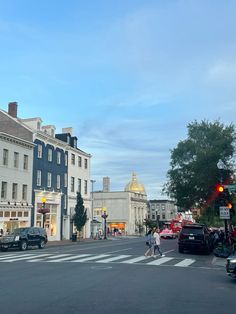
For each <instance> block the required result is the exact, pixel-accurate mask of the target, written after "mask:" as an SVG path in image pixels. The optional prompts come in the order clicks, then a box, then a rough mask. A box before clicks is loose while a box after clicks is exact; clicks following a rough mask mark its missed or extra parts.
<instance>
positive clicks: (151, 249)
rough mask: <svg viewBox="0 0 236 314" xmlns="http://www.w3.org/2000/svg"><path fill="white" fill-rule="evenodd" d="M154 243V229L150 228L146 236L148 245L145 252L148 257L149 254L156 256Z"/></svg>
mask: <svg viewBox="0 0 236 314" xmlns="http://www.w3.org/2000/svg"><path fill="white" fill-rule="evenodd" d="M154 243H155V239H154V237H153V230H152V229H150V230H149V231H148V233H147V236H146V245H147V246H148V249H147V251H146V252H145V253H144V255H145V256H146V257H148V255H149V254H150V255H149V256H154Z"/></svg>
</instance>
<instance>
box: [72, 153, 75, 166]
mask: <svg viewBox="0 0 236 314" xmlns="http://www.w3.org/2000/svg"><path fill="white" fill-rule="evenodd" d="M71 164H72V165H75V154H71Z"/></svg>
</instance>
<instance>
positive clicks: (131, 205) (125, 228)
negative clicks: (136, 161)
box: [93, 173, 147, 235]
mask: <svg viewBox="0 0 236 314" xmlns="http://www.w3.org/2000/svg"><path fill="white" fill-rule="evenodd" d="M93 200H94V213H93V214H94V215H93V216H94V218H95V220H96V221H100V223H101V222H103V221H102V220H103V219H102V218H101V215H102V213H103V211H104V209H105V210H106V213H107V214H108V217H107V228H108V231H109V232H111V233H114V230H118V231H119V232H121V233H122V234H127V235H135V234H138V233H139V227H138V226H140V225H143V222H144V219H145V217H146V215H147V195H146V191H145V187H144V185H143V184H142V183H140V182H139V181H138V178H137V175H136V173H133V174H132V178H131V181H130V182H129V183H128V184H126V186H125V188H124V191H114V192H111V191H110V178H109V177H105V178H103V190H102V191H99V192H94V193H93ZM96 231H97V230H94V233H96Z"/></svg>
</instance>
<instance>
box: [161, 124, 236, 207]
mask: <svg viewBox="0 0 236 314" xmlns="http://www.w3.org/2000/svg"><path fill="white" fill-rule="evenodd" d="M187 128H188V137H187V139H186V140H183V141H180V142H179V143H178V145H177V147H176V148H174V149H173V150H172V151H171V163H170V166H171V168H170V170H169V171H168V172H167V178H168V182H167V183H166V185H165V186H164V191H165V192H166V193H167V194H168V195H169V196H170V197H172V198H174V199H176V202H177V203H176V205H177V206H180V207H182V208H183V209H190V208H192V207H201V208H206V207H208V206H209V205H210V204H211V203H212V201H214V196H213V194H214V191H215V189H216V184H217V182H219V179H220V174H219V170H218V168H217V163H218V161H219V160H220V159H221V160H222V162H223V163H224V165H225V169H227V170H225V171H224V172H223V174H222V176H223V178H222V179H223V182H225V183H226V182H227V183H229V181H230V180H229V179H230V178H231V175H232V173H233V164H232V162H231V160H232V157H233V154H234V152H235V140H236V134H235V126H234V125H233V124H230V125H228V126H225V125H223V124H222V123H220V122H219V121H215V122H213V123H211V122H208V121H205V120H204V121H201V122H200V123H198V122H197V121H194V122H192V123H190V124H189V125H188V126H187Z"/></svg>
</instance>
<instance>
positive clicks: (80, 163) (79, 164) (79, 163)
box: [78, 156, 82, 167]
mask: <svg viewBox="0 0 236 314" xmlns="http://www.w3.org/2000/svg"><path fill="white" fill-rule="evenodd" d="M78 166H79V167H81V166H82V158H81V157H80V156H78Z"/></svg>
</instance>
